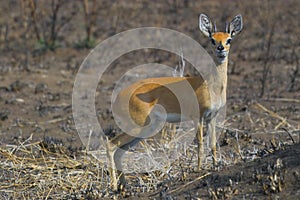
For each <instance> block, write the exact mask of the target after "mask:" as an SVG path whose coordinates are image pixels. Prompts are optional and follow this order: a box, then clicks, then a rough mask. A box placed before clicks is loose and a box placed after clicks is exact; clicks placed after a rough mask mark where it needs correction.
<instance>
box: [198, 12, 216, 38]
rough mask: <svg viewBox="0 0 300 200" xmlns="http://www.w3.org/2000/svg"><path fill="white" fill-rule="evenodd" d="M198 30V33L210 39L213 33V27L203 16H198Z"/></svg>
mask: <svg viewBox="0 0 300 200" xmlns="http://www.w3.org/2000/svg"><path fill="white" fill-rule="evenodd" d="M199 28H200V31H201V32H202V33H203V34H204V35H205V36H206V37H211V35H212V33H213V25H212V23H211V20H210V19H209V17H208V16H207V15H205V14H200V16H199Z"/></svg>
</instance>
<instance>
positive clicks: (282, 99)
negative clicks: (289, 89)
mask: <svg viewBox="0 0 300 200" xmlns="http://www.w3.org/2000/svg"><path fill="white" fill-rule="evenodd" d="M263 100H264V101H281V102H289V103H300V100H299V99H288V98H265V99H263Z"/></svg>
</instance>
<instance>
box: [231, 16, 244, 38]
mask: <svg viewBox="0 0 300 200" xmlns="http://www.w3.org/2000/svg"><path fill="white" fill-rule="evenodd" d="M242 29H243V18H242V15H237V16H235V17H234V18H233V20H232V21H231V22H230V25H229V34H230V35H231V37H234V36H236V35H237V34H239V33H240V32H241V31H242Z"/></svg>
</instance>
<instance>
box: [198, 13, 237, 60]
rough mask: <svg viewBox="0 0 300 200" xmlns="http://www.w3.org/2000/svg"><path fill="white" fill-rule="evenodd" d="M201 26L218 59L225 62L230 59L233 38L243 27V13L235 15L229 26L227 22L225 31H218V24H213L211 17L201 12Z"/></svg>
mask: <svg viewBox="0 0 300 200" xmlns="http://www.w3.org/2000/svg"><path fill="white" fill-rule="evenodd" d="M199 28H200V30H201V32H202V33H203V34H204V35H205V36H206V37H208V38H209V39H210V41H211V44H212V46H213V49H214V52H215V56H216V58H217V60H218V61H219V62H220V63H224V62H225V61H227V59H228V54H229V49H230V44H231V41H232V39H233V38H234V37H235V36H236V35H237V34H239V33H240V32H241V31H242V29H243V20H242V15H237V16H235V17H234V18H233V20H232V21H231V22H230V24H229V26H228V23H226V25H225V30H224V32H217V28H216V25H215V24H214V25H213V23H212V22H211V20H210V19H209V17H208V16H207V15H205V14H200V16H199Z"/></svg>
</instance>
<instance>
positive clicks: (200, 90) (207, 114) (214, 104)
mask: <svg viewBox="0 0 300 200" xmlns="http://www.w3.org/2000/svg"><path fill="white" fill-rule="evenodd" d="M199 28H200V31H201V32H202V33H203V34H204V35H205V36H206V37H208V38H209V40H210V41H211V45H212V47H213V49H214V54H215V56H216V68H217V69H216V72H217V74H216V75H215V78H214V81H213V85H212V86H211V85H209V84H210V83H209V82H208V81H205V79H204V78H203V77H201V76H195V77H159V78H148V79H143V80H140V81H138V82H136V83H134V84H132V85H130V86H129V87H127V88H125V89H123V90H121V92H120V93H119V94H118V95H117V97H116V100H115V101H114V103H113V105H112V109H113V112H114V115H117V116H120V117H123V118H130V119H131V120H132V121H133V122H134V123H135V124H137V125H139V126H141V127H147V128H146V129H141V131H140V132H137V133H135V134H134V136H133V135H132V134H130V135H128V134H126V133H121V134H119V135H117V136H116V137H115V138H113V139H111V140H110V141H108V148H107V156H108V159H109V162H110V164H111V166H110V167H111V171H110V176H111V186H112V188H113V189H114V190H117V189H118V180H119V185H120V186H121V187H123V186H124V184H125V177H124V174H123V173H122V172H121V170H122V156H123V155H124V153H125V151H126V150H128V149H130V148H132V147H133V146H134V145H136V144H137V143H138V142H139V141H140V140H142V139H143V138H145V137H147V136H149V135H153V133H151V131H154V132H155V131H156V129H157V126H158V124H159V122H160V121H161V118H160V117H161V116H164V117H165V118H164V119H165V120H166V121H167V122H170V123H175V122H181V121H182V120H193V121H194V124H195V127H196V128H198V131H197V139H198V170H199V169H200V168H201V161H202V156H203V151H204V150H203V149H204V148H203V123H204V122H205V124H206V126H207V134H208V135H209V136H210V146H211V150H212V156H213V163H214V165H216V142H217V141H216V131H215V126H216V115H217V113H218V112H219V111H220V110H221V108H222V107H224V106H225V104H226V87H227V65H228V54H229V49H230V45H231V41H232V39H233V38H234V37H235V36H236V35H237V34H239V33H240V32H241V30H242V28H243V22H242V16H241V15H237V16H236V17H234V18H233V20H232V21H231V22H230V23H229V24H227V23H226V27H225V31H224V32H217V30H216V26H215V25H213V24H212V22H211V20H210V19H209V17H208V16H206V15H205V14H200V16H199ZM186 83H189V84H190V86H191V88H192V91H193V93H194V95H195V96H196V99H197V104H198V105H199V113H197V115H193V114H192V115H188V116H183V115H184V113H183V112H182V109H181V108H180V104H179V101H178V99H177V98H176V95H174V93H173V92H172V91H171V90H170V88H172V87H173V88H180V87H181V86H182V85H184V84H186ZM183 88H184V87H183ZM182 93H183V94H182V95H183V96H187V98H186V99H187V100H188V96H189V94H185V91H182ZM212 93H213V94H214V95H211V94H212ZM157 105H160V106H162V107H163V108H164V109H154V107H155V106H157ZM183 109H185V108H183ZM196 116H197V117H198V118H196ZM116 169H118V171H117V173H116Z"/></svg>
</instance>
